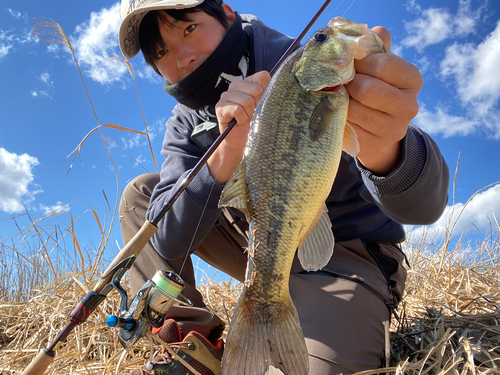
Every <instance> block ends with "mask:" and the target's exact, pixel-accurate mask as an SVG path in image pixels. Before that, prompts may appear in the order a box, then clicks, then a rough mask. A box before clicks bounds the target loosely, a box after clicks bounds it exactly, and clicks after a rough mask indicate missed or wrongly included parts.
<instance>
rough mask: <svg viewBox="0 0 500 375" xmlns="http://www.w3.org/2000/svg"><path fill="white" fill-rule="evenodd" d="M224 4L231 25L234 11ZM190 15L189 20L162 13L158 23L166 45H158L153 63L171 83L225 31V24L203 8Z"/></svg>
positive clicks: (197, 61)
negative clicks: (181, 19) (203, 10)
mask: <svg viewBox="0 0 500 375" xmlns="http://www.w3.org/2000/svg"><path fill="white" fill-rule="evenodd" d="M223 7H224V12H225V13H226V17H227V20H228V22H229V24H230V25H232V23H233V22H234V20H235V17H236V16H235V13H234V12H233V10H232V9H231V8H230V7H229V6H228V5H227V4H223ZM163 17H164V18H163ZM189 17H190V18H191V19H192V21H178V20H176V19H175V18H173V17H171V16H169V15H168V14H165V13H164V14H163V15H162V18H163V19H162V21H161V22H160V23H159V28H160V34H161V37H162V38H163V43H164V45H165V46H164V47H163V48H161V47H158V50H157V51H156V59H155V62H154V63H155V65H156V68H157V69H158V70H159V72H160V73H161V75H162V76H163V77H164V78H165V79H166V80H167V81H168V82H170V83H171V84H175V83H178V82H179V81H181V80H183V79H184V78H186V77H187V76H188V75H189V74H191V73H192V72H193V71H195V70H196V69H197V68H198V67H199V66H200V65H201V64H202V63H203V62H205V60H206V59H207V58H208V57H209V56H210V55H211V54H212V52H214V51H215V49H216V48H217V47H218V46H219V44H220V42H221V41H222V39H224V36H225V35H226V31H227V30H226V29H225V28H224V26H222V25H221V24H220V23H219V21H217V20H216V19H215V18H213V17H211V16H209V15H208V14H207V13H205V12H194V13H190V14H189Z"/></svg>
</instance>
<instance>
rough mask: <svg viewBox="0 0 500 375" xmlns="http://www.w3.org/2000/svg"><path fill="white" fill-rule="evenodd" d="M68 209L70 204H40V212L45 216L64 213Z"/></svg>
mask: <svg viewBox="0 0 500 375" xmlns="http://www.w3.org/2000/svg"><path fill="white" fill-rule="evenodd" d="M68 208H69V204H64V203H63V202H57V203H56V204H54V205H52V206H45V205H43V204H40V210H41V211H42V212H43V214H44V215H48V214H54V213H57V212H62V211H64V210H67V209H68Z"/></svg>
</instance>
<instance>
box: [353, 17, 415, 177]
mask: <svg viewBox="0 0 500 375" xmlns="http://www.w3.org/2000/svg"><path fill="white" fill-rule="evenodd" d="M372 30H373V31H374V32H375V33H377V34H378V35H379V36H380V38H381V39H382V40H383V42H384V44H385V46H386V49H387V54H382V53H377V54H374V55H371V56H368V57H366V58H365V59H363V60H357V61H355V67H356V75H355V77H354V79H353V80H352V81H351V82H349V83H348V84H347V85H346V88H347V91H348V92H349V95H350V102H349V112H348V115H347V121H348V122H349V123H350V124H351V125H352V126H353V127H354V129H355V130H356V133H357V134H358V140H359V146H360V151H359V154H358V159H359V160H360V161H361V163H363V165H364V166H365V167H366V168H367V169H369V170H370V171H372V172H373V173H374V174H376V175H379V176H383V175H387V174H389V173H390V172H391V171H392V170H393V169H394V167H395V166H396V165H397V163H398V161H399V157H400V151H401V140H402V139H403V138H404V136H405V135H406V132H407V130H408V126H409V125H410V121H411V120H412V119H413V118H414V117H415V116H416V115H417V114H418V102H417V95H418V93H419V92H420V89H421V88H422V84H423V78H422V75H421V74H420V71H419V70H418V69H417V67H415V66H414V65H412V64H410V63H409V62H407V61H405V60H403V59H402V58H400V57H398V56H396V55H392V54H390V48H391V34H390V33H389V31H388V30H387V29H385V28H383V27H380V26H377V27H375V28H373V29H372Z"/></svg>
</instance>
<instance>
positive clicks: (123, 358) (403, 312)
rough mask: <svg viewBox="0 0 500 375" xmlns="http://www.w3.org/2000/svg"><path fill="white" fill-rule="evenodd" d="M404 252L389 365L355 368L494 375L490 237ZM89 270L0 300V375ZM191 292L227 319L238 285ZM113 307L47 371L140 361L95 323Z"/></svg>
mask: <svg viewBox="0 0 500 375" xmlns="http://www.w3.org/2000/svg"><path fill="white" fill-rule="evenodd" d="M496 235H497V236H498V232H497V233H496ZM405 252H406V253H407V255H408V260H409V263H410V265H411V268H410V269H409V273H408V282H407V288H406V294H405V298H404V303H403V304H402V305H401V306H400V308H399V311H398V314H399V316H400V320H399V321H396V320H394V321H393V325H392V328H391V365H390V366H391V367H389V368H386V369H384V370H380V369H377V370H373V371H365V372H363V373H359V374H364V375H368V374H377V373H381V372H382V371H385V372H386V373H394V374H439V375H441V374H497V373H499V372H500V370H499V369H500V349H499V347H500V325H499V321H500V310H499V300H500V286H499V285H500V283H499V275H500V273H499V271H500V267H499V266H498V264H499V260H500V259H499V256H500V241H499V240H498V238H497V237H495V238H492V237H491V236H490V237H488V238H487V239H486V240H484V241H483V242H482V243H481V244H478V245H477V246H475V250H474V251H472V250H471V247H470V246H466V245H465V244H464V243H462V242H461V243H459V244H457V245H456V246H455V247H454V248H453V249H450V248H446V249H444V248H443V247H441V248H438V249H429V248H428V249H425V248H423V245H422V243H420V242H419V243H416V244H412V242H411V238H410V241H409V242H408V243H407V244H406V249H405ZM443 252H445V253H443ZM45 267H46V268H47V267H48V266H47V265H46V266H45ZM90 268H91V267H89V268H88V269H86V270H85V273H86V274H87V275H88V276H87V277H86V279H85V280H86V281H82V273H83V272H78V273H75V272H73V273H67V274H65V275H63V276H60V277H57V278H55V279H54V280H53V281H51V282H50V283H47V284H45V285H42V286H40V287H38V288H37V289H33V290H32V291H31V293H30V296H29V299H28V300H27V301H26V302H17V301H14V300H12V299H11V300H9V299H8V298H7V300H5V299H4V300H3V301H2V302H0V343H1V350H0V371H3V372H2V374H9V375H14V374H20V373H21V372H22V371H23V370H24V368H25V367H26V366H27V365H28V363H29V362H30V360H31V359H32V358H33V356H34V355H35V354H36V352H37V351H38V350H40V349H42V348H44V347H46V346H47V345H48V344H49V343H50V342H51V341H52V340H53V339H54V338H55V336H56V335H57V334H58V333H59V331H60V330H61V329H62V328H63V327H64V326H65V325H66V323H67V319H68V318H67V317H68V314H69V313H70V312H71V310H72V309H73V307H74V306H75V304H76V303H77V302H78V301H79V300H80V299H81V298H82V297H83V296H84V295H85V294H86V293H87V292H88V290H89V287H90V286H91V285H92V282H94V281H96V280H97V278H96V277H93V276H90V275H92V272H90V271H91V270H90ZM126 283H127V281H126V280H125V284H126ZM199 289H200V291H201V292H202V294H203V296H204V298H205V302H206V303H207V305H208V306H209V307H210V308H211V309H212V310H213V311H215V312H216V313H217V314H218V315H219V316H220V317H221V318H222V319H223V320H225V321H226V322H229V320H230V317H231V314H232V311H233V308H234V306H235V304H236V301H237V296H238V294H239V292H240V290H241V284H239V283H237V282H234V281H233V280H230V279H228V280H226V281H222V282H219V283H216V282H214V281H211V280H209V279H207V280H206V281H205V282H204V283H203V284H202V285H200V286H199ZM118 311H119V297H118V295H117V294H116V293H111V294H110V295H109V298H107V299H106V300H105V302H103V303H102V304H101V305H100V306H99V308H98V310H97V311H95V312H94V314H93V316H92V317H91V318H90V319H89V320H88V321H87V322H85V323H84V324H83V325H81V326H79V327H78V328H77V329H76V330H75V331H74V332H73V333H72V335H71V336H70V337H69V338H68V340H67V343H66V344H65V345H64V347H63V348H62V349H60V350H59V351H58V352H57V358H56V360H55V361H54V363H53V364H52V365H51V366H50V367H49V370H48V372H47V374H49V375H55V374H58V375H59V374H61V375H65V374H115V373H116V374H126V373H128V372H129V371H131V370H132V369H134V368H136V367H137V366H139V365H140V364H142V363H144V357H143V356H146V357H147V355H148V349H149V346H148V344H147V342H146V341H145V340H143V342H141V344H140V346H139V347H137V348H135V349H134V350H132V351H125V350H124V349H123V348H122V347H121V345H120V343H119V342H118V339H117V335H116V332H114V331H113V330H112V329H110V328H108V327H106V326H105V323H104V322H105V319H106V317H107V316H108V315H110V314H117V313H118Z"/></svg>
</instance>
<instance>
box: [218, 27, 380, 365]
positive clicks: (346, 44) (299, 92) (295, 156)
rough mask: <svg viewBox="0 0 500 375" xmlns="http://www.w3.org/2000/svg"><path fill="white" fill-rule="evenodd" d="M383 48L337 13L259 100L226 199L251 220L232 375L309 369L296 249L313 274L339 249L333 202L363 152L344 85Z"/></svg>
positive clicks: (233, 334) (229, 350) (233, 327)
mask: <svg viewBox="0 0 500 375" xmlns="http://www.w3.org/2000/svg"><path fill="white" fill-rule="evenodd" d="M384 51H385V49H384V46H383V43H382V41H381V40H380V38H379V37H378V36H377V35H376V34H375V33H373V32H372V31H371V30H370V29H368V27H367V25H361V24H357V23H354V22H351V21H348V20H346V19H344V18H339V17H337V18H334V19H332V20H331V21H330V22H329V23H328V25H327V26H326V27H325V28H323V29H320V30H319V31H317V32H316V33H315V34H314V35H313V36H312V37H311V38H310V39H309V41H308V42H307V43H306V44H305V45H304V46H303V47H301V48H300V49H299V50H297V51H296V52H294V53H293V54H292V55H291V56H290V57H289V58H288V59H287V60H286V61H285V62H284V64H283V65H282V67H281V68H280V69H279V70H278V72H277V73H276V74H275V76H274V77H273V79H272V80H271V82H270V84H269V86H268V88H267V90H266V92H265V93H264V95H263V97H262V99H261V101H260V103H259V105H258V106H257V109H256V111H255V114H254V117H253V120H252V125H251V128H250V133H249V136H248V143H247V149H246V152H245V156H244V158H243V160H242V162H241V164H240V166H239V167H238V169H237V170H236V172H235V174H234V176H233V177H232V178H231V179H230V180H229V181H228V183H227V184H226V186H225V188H224V190H223V193H222V197H221V201H220V205H221V206H231V207H235V208H237V209H238V210H240V211H242V212H243V213H244V214H245V215H246V218H247V220H248V222H249V223H250V229H249V231H250V236H249V237H250V238H249V245H248V265H247V273H246V281H245V284H244V287H243V291H242V293H241V295H240V298H239V300H238V303H237V305H236V307H235V310H234V313H233V317H232V321H231V324H230V327H229V333H228V337H227V340H226V348H225V352H224V357H223V361H222V374H223V375H264V374H265V373H266V371H267V370H268V368H269V366H270V365H273V366H274V367H276V368H278V369H280V370H281V371H282V372H283V373H285V374H287V375H305V374H308V366H309V359H308V353H307V348H306V344H305V340H304V336H303V333H302V330H301V327H300V321H299V317H298V314H297V310H296V308H295V306H294V304H293V302H292V299H291V297H290V291H289V276H290V269H291V266H292V262H293V259H294V256H295V253H296V251H298V257H299V259H300V262H301V264H302V267H303V268H304V269H305V270H307V271H316V270H318V269H321V268H322V267H324V266H325V265H326V264H327V263H328V261H329V260H330V258H331V256H332V254H333V247H334V236H333V233H332V229H331V222H330V219H329V217H328V214H327V210H326V205H325V200H326V198H327V196H328V194H329V193H330V190H331V188H332V185H333V181H334V179H335V175H336V173H337V169H338V166H339V163H340V158H341V154H342V149H343V148H344V150H346V151H347V152H349V153H350V154H352V155H354V154H356V153H357V149H358V148H359V146H358V144H357V138H356V134H355V132H354V130H353V129H352V127H350V125H347V126H346V118H347V108H348V103H349V95H348V93H347V90H346V89H345V87H344V84H346V83H347V82H349V81H350V80H352V78H353V77H354V73H355V72H354V59H362V58H364V57H366V56H368V55H370V54H373V53H379V52H384ZM297 249H298V250H297Z"/></svg>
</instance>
